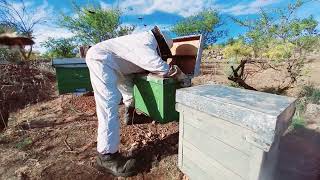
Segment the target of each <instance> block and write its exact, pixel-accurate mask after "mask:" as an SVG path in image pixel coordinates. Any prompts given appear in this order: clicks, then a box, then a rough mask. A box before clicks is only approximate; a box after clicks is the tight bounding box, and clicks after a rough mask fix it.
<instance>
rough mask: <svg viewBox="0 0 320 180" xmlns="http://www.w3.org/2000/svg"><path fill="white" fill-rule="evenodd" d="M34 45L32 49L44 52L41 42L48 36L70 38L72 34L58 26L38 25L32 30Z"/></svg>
mask: <svg viewBox="0 0 320 180" xmlns="http://www.w3.org/2000/svg"><path fill="white" fill-rule="evenodd" d="M34 36H35V39H34V40H35V45H34V49H35V50H36V51H39V52H41V53H43V52H45V50H46V49H45V48H44V47H41V43H42V42H44V41H46V40H48V39H49V38H70V37H72V36H74V34H73V33H72V32H70V31H68V30H67V29H64V28H59V27H56V26H53V25H49V24H46V25H39V26H38V27H37V29H36V31H35V32H34Z"/></svg>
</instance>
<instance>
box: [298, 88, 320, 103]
mask: <svg viewBox="0 0 320 180" xmlns="http://www.w3.org/2000/svg"><path fill="white" fill-rule="evenodd" d="M300 96H301V97H305V98H306V101H307V102H308V103H313V104H320V89H317V88H315V87H314V86H313V85H307V86H304V87H303V88H302V91H301V92H300Z"/></svg>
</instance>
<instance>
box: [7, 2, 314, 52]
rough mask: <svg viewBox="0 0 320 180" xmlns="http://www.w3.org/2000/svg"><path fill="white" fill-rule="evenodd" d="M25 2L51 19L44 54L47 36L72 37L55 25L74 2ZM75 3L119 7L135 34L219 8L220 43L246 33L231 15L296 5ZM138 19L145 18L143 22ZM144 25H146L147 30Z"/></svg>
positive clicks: (304, 12)
mask: <svg viewBox="0 0 320 180" xmlns="http://www.w3.org/2000/svg"><path fill="white" fill-rule="evenodd" d="M9 1H10V0H9ZM25 2H26V5H27V6H28V7H29V8H34V9H37V13H36V14H35V16H45V17H48V18H49V21H48V22H47V23H46V24H42V25H39V26H37V27H36V28H35V37H36V46H35V49H37V50H39V51H43V50H44V49H43V48H41V47H40V46H39V45H40V42H42V41H44V40H46V39H47V38H48V37H54V38H58V37H71V36H73V34H72V33H71V32H69V31H68V30H66V29H63V28H60V27H58V26H56V25H55V23H54V22H55V21H56V20H57V18H58V17H59V14H60V13H61V12H64V13H68V14H70V15H72V13H73V11H72V3H71V2H72V1H71V0H33V1H32V0H25ZM76 2H77V4H79V5H81V6H85V5H88V4H97V5H100V6H102V7H103V8H106V9H108V8H112V7H118V8H120V9H121V10H122V11H123V17H122V22H123V23H124V24H128V25H135V26H137V28H136V32H139V31H143V30H148V29H151V28H152V27H153V26H154V25H158V26H160V27H161V28H162V29H166V30H170V27H171V26H172V25H173V24H175V23H176V22H177V21H179V20H181V19H183V18H185V17H188V16H190V15H192V14H195V13H197V12H199V11H201V10H203V9H206V8H212V9H217V10H219V12H220V13H221V17H222V21H223V22H225V25H224V26H223V27H222V28H224V29H226V30H227V31H228V35H227V37H224V38H221V39H220V40H219V42H223V41H225V40H226V39H228V38H230V37H236V36H238V35H239V34H243V33H244V32H245V31H246V29H245V28H243V27H240V26H238V25H236V24H235V23H233V22H232V21H231V20H230V18H229V16H234V17H237V18H240V19H244V18H255V17H256V16H257V13H258V11H259V9H260V8H263V9H266V10H268V9H272V8H276V7H286V6H287V4H288V3H289V2H294V0H76ZM17 6H18V3H17ZM319 9H320V1H316V2H311V3H308V4H306V5H304V6H303V7H302V8H301V9H300V10H299V12H298V14H297V15H298V16H300V17H305V16H309V15H313V16H314V17H315V19H317V20H318V21H320V11H319ZM139 17H142V18H143V19H142V20H141V19H139ZM144 24H146V25H147V26H146V27H144Z"/></svg>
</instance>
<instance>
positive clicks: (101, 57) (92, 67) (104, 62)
mask: <svg viewBox="0 0 320 180" xmlns="http://www.w3.org/2000/svg"><path fill="white" fill-rule="evenodd" d="M172 44H173V42H172V39H170V38H169V37H168V36H166V35H165V34H163V33H162V32H161V31H160V30H159V28H157V27H155V28H153V29H152V30H151V31H147V32H142V33H138V34H131V35H126V36H122V37H118V38H114V39H110V40H107V41H103V42H100V43H98V44H96V45H94V46H93V47H91V48H90V49H89V50H88V52H87V55H86V63H87V65H88V68H89V71H90V78H91V83H92V87H93V90H94V94H95V101H96V107H97V109H96V110H97V116H98V138H97V151H98V153H99V155H98V157H97V165H98V166H99V167H100V168H101V169H102V170H104V171H106V172H109V173H112V174H114V175H116V176H130V175H133V174H134V173H135V163H136V161H135V160H134V159H129V158H125V157H123V156H121V155H120V154H119V153H118V150H119V143H120V132H119V131H120V127H119V126H120V122H119V116H118V107H119V103H120V101H121V97H122V98H123V102H124V104H125V107H126V108H125V109H126V114H125V117H126V123H128V122H129V119H130V118H131V115H132V113H133V112H132V108H130V107H131V106H133V95H132V89H133V84H132V77H131V76H132V74H133V73H139V72H144V71H149V72H151V73H154V74H156V75H159V76H163V77H170V76H172V77H173V78H175V79H177V80H178V81H181V80H183V79H184V78H186V76H185V75H184V74H183V73H182V72H181V71H180V69H179V68H177V66H170V65H168V64H167V63H166V62H165V61H164V60H163V59H166V58H167V57H169V56H170V55H171V52H170V48H171V47H172Z"/></svg>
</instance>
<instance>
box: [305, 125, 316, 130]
mask: <svg viewBox="0 0 320 180" xmlns="http://www.w3.org/2000/svg"><path fill="white" fill-rule="evenodd" d="M307 128H308V129H311V130H316V129H318V128H319V125H318V124H308V125H307Z"/></svg>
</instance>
